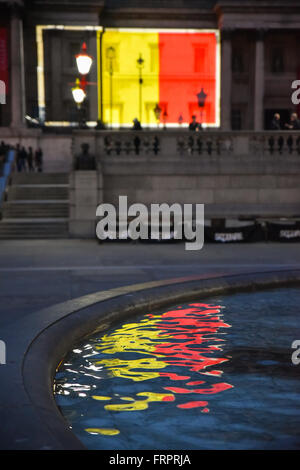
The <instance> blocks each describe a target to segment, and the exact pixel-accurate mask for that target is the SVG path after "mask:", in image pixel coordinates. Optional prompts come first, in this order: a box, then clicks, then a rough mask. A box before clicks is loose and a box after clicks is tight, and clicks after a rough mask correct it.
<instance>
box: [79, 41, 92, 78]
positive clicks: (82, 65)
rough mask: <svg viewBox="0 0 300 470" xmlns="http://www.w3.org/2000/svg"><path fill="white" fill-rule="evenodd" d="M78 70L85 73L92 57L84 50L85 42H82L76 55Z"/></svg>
mask: <svg viewBox="0 0 300 470" xmlns="http://www.w3.org/2000/svg"><path fill="white" fill-rule="evenodd" d="M76 63H77V68H78V71H79V73H80V74H81V75H87V74H88V73H89V71H90V69H91V66H92V63H93V59H92V57H91V56H89V55H88V54H87V52H86V43H85V42H84V43H83V44H82V48H81V52H80V54H78V55H77V56H76Z"/></svg>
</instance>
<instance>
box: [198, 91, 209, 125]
mask: <svg viewBox="0 0 300 470" xmlns="http://www.w3.org/2000/svg"><path fill="white" fill-rule="evenodd" d="M197 98H198V106H199V108H200V124H202V114H203V108H204V106H205V100H206V98H207V94H206V93H205V91H204V90H203V88H201V91H200V93H198V94H197Z"/></svg>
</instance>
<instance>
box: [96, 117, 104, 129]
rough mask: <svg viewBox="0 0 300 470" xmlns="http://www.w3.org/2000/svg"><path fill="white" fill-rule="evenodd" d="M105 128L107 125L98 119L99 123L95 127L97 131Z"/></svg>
mask: <svg viewBox="0 0 300 470" xmlns="http://www.w3.org/2000/svg"><path fill="white" fill-rule="evenodd" d="M105 128H106V127H105V124H104V123H103V122H102V121H101V119H98V121H97V125H96V127H95V129H96V130H97V131H101V130H103V129H105Z"/></svg>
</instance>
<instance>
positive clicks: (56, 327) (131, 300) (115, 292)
mask: <svg viewBox="0 0 300 470" xmlns="http://www.w3.org/2000/svg"><path fill="white" fill-rule="evenodd" d="M298 283H300V270H285V271H272V272H254V273H243V274H230V275H221V276H220V274H218V275H201V276H191V277H186V278H177V279H169V280H163V281H154V282H147V283H143V284H135V285H131V286H125V287H120V288H116V289H111V290H108V291H102V292H97V293H95V294H90V295H86V296H84V297H79V298H77V299H74V300H70V301H67V302H63V303H60V304H57V305H55V306H53V307H50V308H47V309H44V310H41V311H39V312H37V313H35V314H31V315H30V316H29V317H27V318H25V320H24V322H23V323H24V325H23V326H24V331H23V333H24V336H25V341H24V346H25V345H26V347H25V348H24V346H23V352H22V360H21V367H20V368H19V372H20V374H21V376H22V377H19V380H20V379H21V381H22V392H23V393H25V395H26V397H24V398H23V399H25V400H27V405H28V408H27V414H24V413H23V415H22V416H20V423H16V428H17V426H22V428H23V431H25V434H26V436H27V439H23V441H24V442H23V444H21V446H20V445H19V444H17V443H15V446H17V448H19V447H20V448H26V449H85V446H84V445H83V444H82V443H81V442H80V441H79V440H78V438H77V437H76V436H75V435H74V434H73V433H72V431H71V430H70V427H69V424H68V423H67V422H66V420H65V418H64V417H63V415H62V414H61V413H60V411H59V409H58V407H57V406H56V403H55V400H54V397H53V380H54V375H55V371H56V369H57V366H58V364H59V363H60V361H61V360H62V358H63V357H64V356H65V355H66V354H67V353H68V352H69V351H70V350H71V349H72V347H73V346H74V344H75V343H77V342H80V341H81V340H83V339H84V337H86V336H87V335H90V334H92V333H93V332H96V331H103V330H105V329H107V328H109V327H110V326H111V325H112V324H114V323H116V322H121V321H123V320H124V321H125V320H126V319H128V317H129V316H133V315H135V314H140V313H142V312H145V311H153V310H156V309H159V308H162V307H165V306H167V305H171V304H175V303H177V302H184V301H188V300H190V299H191V298H193V299H200V298H204V297H208V296H215V295H219V294H229V293H235V292H242V291H249V290H253V291H256V290H262V289H267V288H274V287H283V286H288V285H292V284H298ZM30 323H31V324H32V325H33V324H34V325H35V327H34V328H30ZM23 435H24V432H23ZM11 446H12V448H13V447H14V443H13V442H12V444H11Z"/></svg>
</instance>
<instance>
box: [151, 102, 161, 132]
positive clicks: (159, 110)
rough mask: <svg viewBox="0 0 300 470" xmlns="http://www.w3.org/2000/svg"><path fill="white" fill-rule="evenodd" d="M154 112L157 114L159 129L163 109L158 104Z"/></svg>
mask: <svg viewBox="0 0 300 470" xmlns="http://www.w3.org/2000/svg"><path fill="white" fill-rule="evenodd" d="M153 112H154V114H155V118H156V121H157V127H159V121H160V115H161V112H162V109H161V107H160V106H159V104H158V103H157V104H156V106H155V108H154V109H153Z"/></svg>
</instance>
